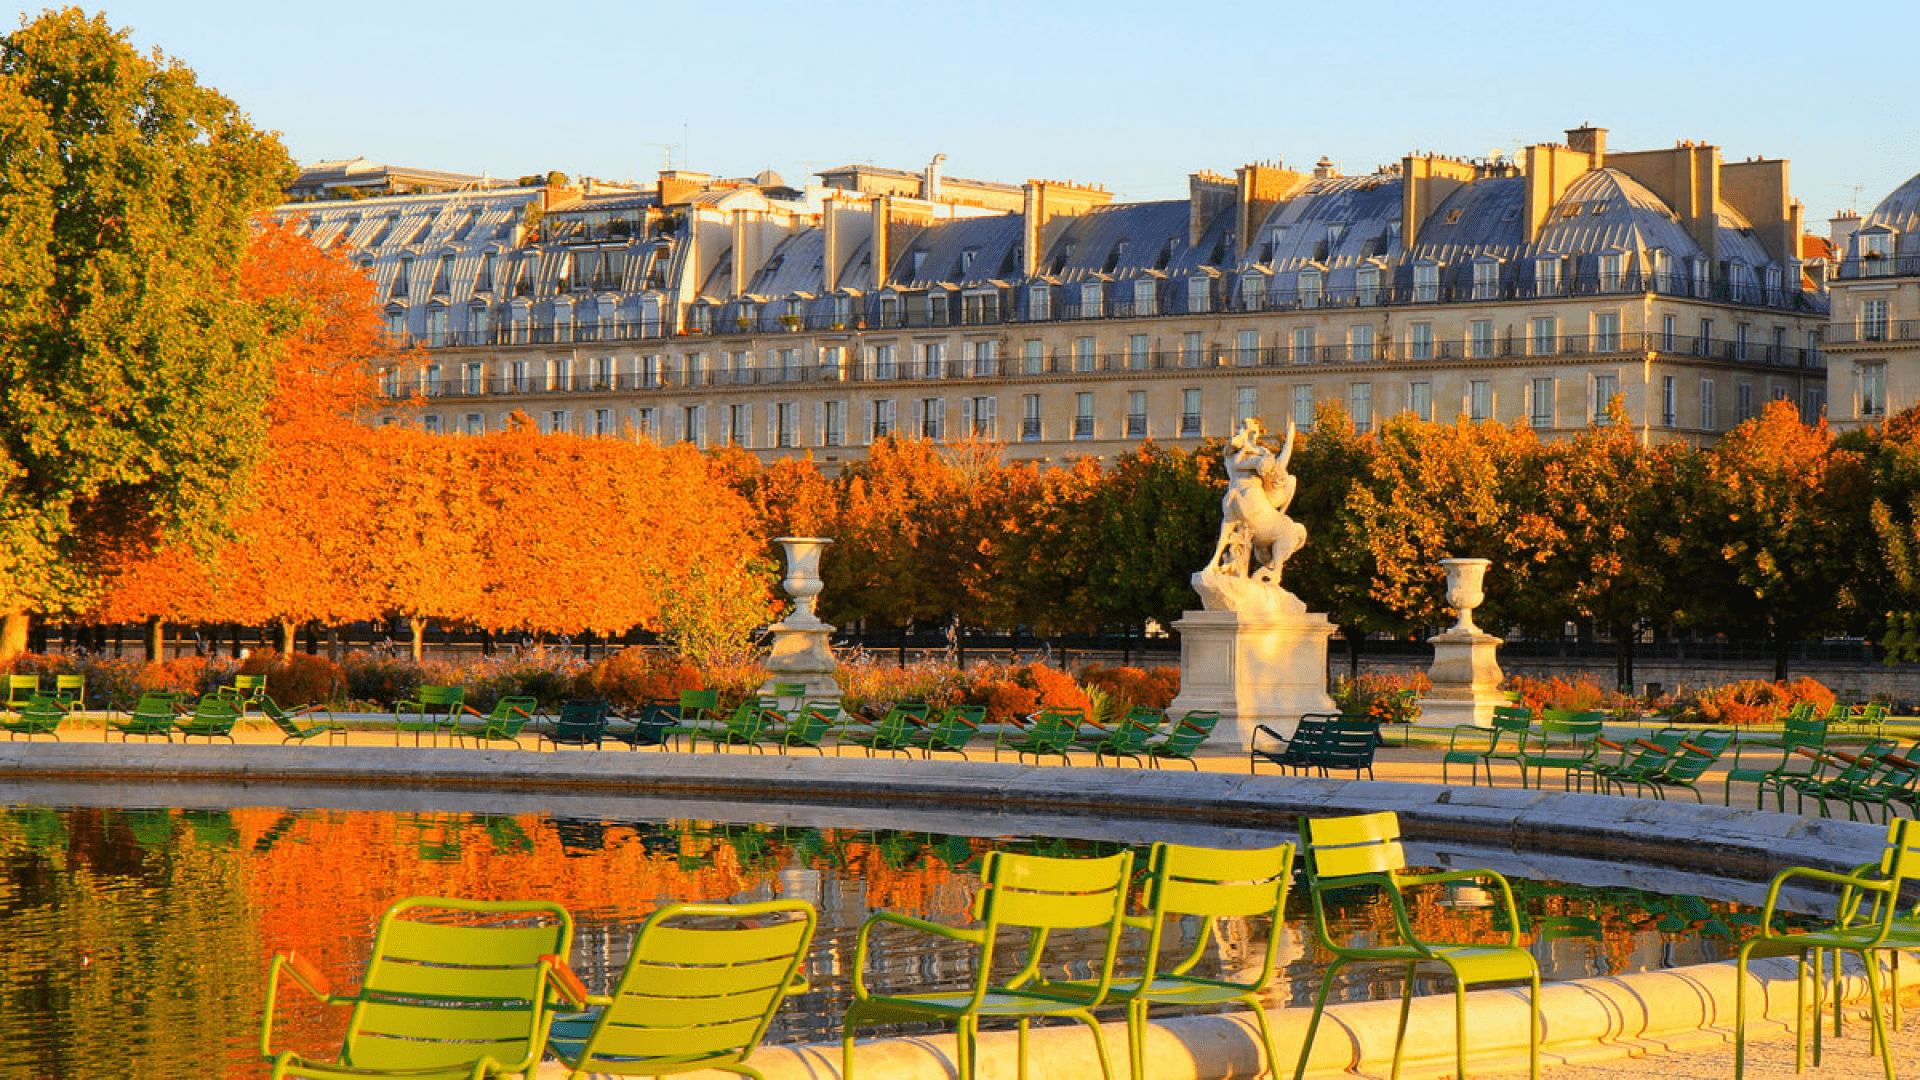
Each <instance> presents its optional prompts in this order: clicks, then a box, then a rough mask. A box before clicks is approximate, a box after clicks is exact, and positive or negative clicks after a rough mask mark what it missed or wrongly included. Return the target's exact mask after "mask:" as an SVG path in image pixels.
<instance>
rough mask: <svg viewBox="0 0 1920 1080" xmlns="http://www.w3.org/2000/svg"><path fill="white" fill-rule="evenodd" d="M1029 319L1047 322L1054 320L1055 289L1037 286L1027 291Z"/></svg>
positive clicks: (1047, 286)
mask: <svg viewBox="0 0 1920 1080" xmlns="http://www.w3.org/2000/svg"><path fill="white" fill-rule="evenodd" d="M1027 318H1029V319H1033V320H1036V321H1045V320H1047V319H1051V318H1053V287H1052V286H1050V285H1035V286H1033V287H1032V288H1030V289H1028V290H1027Z"/></svg>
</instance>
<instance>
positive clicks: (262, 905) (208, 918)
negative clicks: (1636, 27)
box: [0, 806, 1756, 1080]
mask: <svg viewBox="0 0 1920 1080" xmlns="http://www.w3.org/2000/svg"><path fill="white" fill-rule="evenodd" d="M995 846H998V847H1001V848H1007V849H1013V850H1022V851H1028V852H1033V853H1036V854H1045V855H1056V856H1065V855H1102V854H1109V853H1111V852H1113V851H1115V850H1118V848H1119V845H1117V844H1114V843H1111V842H1100V841H1070V840H1064V839H1060V838H1055V837H1038V838H1012V839H993V840H990V839H983V838H978V837H965V836H946V835H937V834H929V833H915V832H877V831H853V830H846V829H816V828H805V827H792V826H785V827H769V826H763V825H753V824H741V823H731V822H713V821H677V822H657V821H604V820H584V819H580V818H553V817H546V816H536V815H528V816H519V817H514V816H503V815H495V814H464V813H375V812H365V811H319V810H313V811H288V810H281V809H270V808H263V809H241V810H164V809H125V810H102V809H82V810H54V809H50V808H47V807H33V806H16V807H9V808H5V809H4V810H0V958H3V959H0V1078H14V1077H20V1078H26V1077H34V1078H36V1080H37V1078H42V1077H69V1076H71V1077H89V1078H91V1077H102V1076H112V1077H129V1078H132V1077H207V1076H222V1077H235V1078H237V1077H254V1076H260V1075H264V1073H265V1069H264V1067H263V1066H262V1065H261V1064H260V1063H259V1062H258V1061H257V1060H256V1052H257V1051H256V1048H257V1040H258V1035H259V1010H260V1006H261V1002H262V1000H263V997H264V990H265V970H266V964H267V960H268V959H269V958H270V957H271V956H272V954H273V953H275V952H280V951H285V950H288V949H297V950H298V951H299V952H301V953H302V954H303V955H305V956H307V957H309V958H310V959H312V960H314V961H315V962H316V963H317V964H318V965H319V967H320V968H321V969H322V970H323V971H324V972H325V973H326V974H327V975H328V976H329V977H330V978H332V979H334V980H336V981H337V982H339V983H341V984H342V985H345V986H352V985H357V983H358V980H359V976H360V972H361V969H362V966H363V965H364V963H365V960H366V954H367V950H368V948H369V947H370V945H371V940H372V936H373V928H374V925H375V923H376V921H377V920H378V918H379V914H380V912H381V911H383V910H384V909H385V908H386V907H387V906H388V905H389V904H391V903H392V902H393V901H394V900H395V899H398V898H399V897H402V896H458V897H467V898H473V899H526V898H541V899H550V900H554V901H557V902H558V903H560V904H563V905H564V906H566V907H567V908H568V909H569V910H570V911H572V912H573V913H574V916H575V918H576V920H577V930H576V934H575V947H574V956H573V963H574V965H575V967H576V968H577V969H578V970H579V971H580V972H581V973H582V975H584V976H585V977H586V979H587V981H588V982H589V983H592V984H595V985H605V984H606V983H607V982H609V981H611V979H612V978H613V977H614V976H615V975H617V974H618V972H619V970H620V968H621V966H622V965H623V964H624V963H625V962H626V950H627V947H628V942H629V938H630V936H631V934H632V932H633V930H634V929H635V928H636V927H637V926H638V924H639V923H640V922H641V921H642V920H643V919H645V917H646V916H647V914H648V913H650V912H651V911H653V910H654V909H655V908H657V907H658V906H659V905H661V904H663V903H667V902H670V901H675V900H723V901H724V900H737V901H749V900H761V899H771V898H774V897H785V896H793V897H798V898H801V899H806V900H809V901H812V902H813V903H815V904H816V905H818V906H819V908H820V911H821V927H820V933H819V936H818V938H817V939H816V942H815V945H814V952H813V955H812V956H811V957H810V958H809V960H808V965H807V975H808V977H809V979H810V980H811V981H812V983H813V985H814V987H815V989H814V990H813V991H812V992H810V993H808V994H804V995H800V996H798V997H796V998H794V999H792V1000H791V1002H790V1004H789V1005H788V1007H787V1008H786V1009H785V1010H784V1011H783V1012H782V1013H781V1017H780V1020H779V1022H778V1024H777V1025H776V1028H775V1030H774V1031H773V1033H772V1034H771V1037H770V1039H771V1041H792V1040H806V1041H815V1040H825V1039H830V1038H834V1037H836V1036H837V1034H838V1031H837V1025H838V1022H839V1017H840V1015H841V1013H842V1011H843V1010H844V1008H845V985H846V982H847V978H848V975H847V970H846V969H847V966H848V965H849V964H850V963H851V962H852V954H853V937H854V932H855V931H856V930H857V928H858V927H859V925H860V922H861V921H862V920H863V919H864V918H865V917H866V916H867V914H868V913H869V912H871V911H873V910H876V909H880V908H886V909H889V910H893V911H899V912H903V913H906V914H911V915H916V916H919V917H921V918H926V919H933V920H936V921H941V922H948V923H961V922H964V921H965V920H966V918H967V912H968V908H969V905H970V902H971V899H972V897H973V893H974V891H975V890H976V889H977V887H978V878H977V872H978V868H979V865H980V861H981V857H982V856H983V855H984V853H985V852H986V851H987V850H989V849H990V848H992V847H995ZM1144 861H1145V860H1144V859H1142V863H1143V864H1144ZM1514 888H1515V892H1516V896H1517V899H1518V900H1519V902H1520V908H1521V912H1522V918H1523V921H1524V922H1525V923H1526V925H1527V927H1528V929H1529V931H1530V933H1531V934H1532V938H1533V941H1534V951H1535V954H1536V955H1537V956H1538V957H1539V959H1540V962H1541V967H1542V970H1543V972H1544V973H1545V974H1546V975H1547V976H1548V977H1550V978H1554V977H1557V978H1579V977H1583V976H1587V975H1596V974H1612V973H1622V972H1630V971H1638V970H1646V969H1649V968H1655V967H1661V966H1671V965H1680V964H1689V963H1697V962H1701V961H1705V960H1712V959H1718V958H1721V957H1723V956H1726V955H1729V953H1730V945H1731V943H1733V942H1735V941H1737V940H1738V939H1739V938H1740V937H1741V936H1743V935H1744V934H1746V933H1749V932H1751V929H1752V927H1753V924H1754V922H1755V921H1756V916H1755V914H1754V913H1753V912H1751V911H1748V910H1743V909H1740V908H1737V907H1735V906H1733V905H1729V904H1726V903H1721V902H1717V901H1706V900H1701V899H1699V898H1696V897H1665V896H1656V895H1653V894H1647V893H1642V892H1639V891H1637V890H1633V889H1624V888H1605V887H1593V886H1571V885H1556V884H1551V883H1544V882H1529V881H1520V880H1516V881H1514ZM1294 899H1295V903H1294V905H1293V908H1292V910H1291V919H1292V923H1291V925H1290V926H1289V927H1286V928H1283V929H1282V931H1281V932H1282V933H1283V934H1285V935H1286V936H1287V940H1286V941H1285V942H1283V947H1282V950H1281V956H1282V959H1283V960H1284V961H1285V969H1284V974H1283V976H1282V978H1281V980H1279V981H1278V983H1277V984H1276V985H1275V986H1274V987H1273V988H1272V989H1271V990H1270V992H1269V994H1268V999H1269V1001H1270V1003H1272V1004H1275V1005H1279V1004H1286V1003H1294V1004H1304V1003H1306V1002H1307V1001H1309V1000H1310V999H1309V997H1308V995H1309V994H1310V992H1311V986H1312V984H1313V980H1315V979H1316V978H1317V976H1318V968H1319V965H1320V964H1322V963H1323V962H1324V961H1325V959H1326V958H1325V957H1323V956H1320V955H1318V953H1319V951H1320V950H1319V949H1318V946H1317V945H1316V944H1315V941H1316V939H1315V936H1314V934H1313V931H1312V928H1311V926H1310V925H1309V924H1307V923H1306V922H1304V921H1303V920H1305V919H1307V918H1310V916H1309V914H1308V910H1307V906H1306V903H1305V896H1304V894H1302V893H1300V892H1299V891H1298V890H1296V896H1295V898H1294ZM1423 899H1424V901H1425V902H1423V903H1420V904H1419V906H1418V908H1417V909H1416V914H1415V916H1414V919H1415V922H1416V924H1417V927H1418V929H1419V930H1420V931H1421V932H1422V933H1423V934H1424V935H1426V936H1429V937H1430V938H1434V939H1448V940H1457V941H1467V940H1474V939H1476V938H1485V939H1488V940H1491V939H1493V938H1494V937H1495V936H1497V935H1501V934H1504V932H1505V929H1506V928H1505V927H1504V926H1503V925H1502V923H1504V921H1505V916H1504V912H1503V911H1501V908H1500V905H1496V904H1490V903H1486V902H1482V901H1484V900H1486V899H1488V898H1487V897H1485V896H1484V894H1480V893H1477V892H1476V891H1475V890H1473V889H1472V888H1459V887H1455V888H1453V889H1451V890H1444V891H1443V890H1440V889H1438V888H1435V889H1430V890H1427V892H1426V893H1425V895H1424V897H1423ZM1330 900H1332V901H1333V902H1334V904H1335V906H1336V907H1337V908H1338V910H1339V912H1340V915H1341V918H1342V919H1343V920H1344V924H1343V925H1342V926H1341V927H1340V928H1339V929H1338V932H1339V933H1340V934H1341V935H1343V936H1345V937H1347V938H1353V939H1365V938H1368V937H1372V936H1376V935H1379V934H1382V933H1390V928H1391V925H1392V923H1391V916H1390V914H1389V912H1388V909H1387V907H1386V905H1385V904H1384V903H1381V902H1380V901H1379V899H1378V898H1377V897H1375V896H1373V895H1371V894H1368V893H1366V892H1364V891H1359V892H1350V893H1347V894H1344V895H1330ZM1197 929H1198V928H1197V926H1188V927H1186V928H1184V933H1183V934H1180V935H1168V940H1167V942H1166V948H1167V950H1168V952H1169V953H1170V954H1172V953H1176V952H1179V951H1183V950H1184V949H1185V948H1186V947H1188V946H1190V944H1191V941H1192V938H1191V936H1189V935H1191V934H1192V933H1195V932H1197ZM1267 932H1268V931H1267V929H1266V927H1265V926H1264V925H1260V924H1258V923H1254V924H1245V923H1235V924H1233V925H1229V926H1225V927H1222V928H1221V935H1220V940H1221V950H1220V954H1221V955H1220V956H1219V958H1218V962H1219V963H1220V964H1221V966H1222V967H1223V968H1224V969H1226V970H1227V971H1229V972H1234V971H1238V970H1239V969H1240V968H1241V967H1242V966H1244V965H1246V964H1250V963H1257V961H1258V958H1259V955H1260V953H1261V951H1262V950H1263V949H1264V947H1265V934H1266V933H1267ZM1069 944H1070V945H1071V944H1072V943H1071V942H1069ZM1081 944H1082V946H1083V947H1082V948H1081V949H1080V950H1079V951H1078V953H1077V954H1075V953H1073V952H1072V951H1071V950H1070V951H1069V953H1068V955H1069V956H1070V960H1071V963H1072V966H1073V967H1075V968H1077V969H1079V970H1080V972H1081V973H1082V974H1083V975H1084V974H1085V973H1086V971H1087V965H1088V964H1089V963H1090V962H1091V960H1092V959H1093V958H1094V957H1097V955H1098V953H1097V945H1096V944H1095V943H1094V942H1092V941H1084V942H1082V943H1081ZM876 946H877V947H878V948H880V949H884V948H885V939H884V935H881V936H880V937H878V938H876ZM914 946H915V947H914V948H912V949H910V950H906V949H902V950H898V951H896V952H895V953H893V954H890V955H889V954H882V955H881V956H880V957H879V959H878V960H877V961H876V964H877V967H878V970H877V971H875V972H874V973H873V974H872V977H871V978H870V980H869V981H870V983H871V984H872V985H874V986H875V987H876V989H883V990H884V989H886V988H889V987H894V988H905V987H922V988H927V987H931V986H934V985H955V984H962V983H965V982H966V981H967V980H969V979H970V978H971V976H972V974H973V973H972V972H971V970H969V969H968V968H967V966H966V960H967V956H968V955H970V954H968V953H966V952H964V951H960V950H951V951H945V950H942V949H940V948H937V947H936V948H931V949H930V948H926V947H924V946H925V939H924V938H922V939H917V940H916V941H915V942H914ZM1123 955H1124V953H1123ZM1349 970H1351V971H1354V972H1355V974H1354V976H1353V977H1352V978H1351V979H1349V980H1348V981H1346V982H1344V983H1342V984H1340V985H1339V986H1338V987H1337V988H1336V993H1337V994H1338V995H1339V996H1341V997H1343V998H1346V999H1363V998H1371V997H1374V996H1376V994H1379V995H1381V996H1392V995H1393V993H1394V990H1393V988H1392V978H1391V974H1390V973H1388V975H1387V977H1386V978H1385V979H1384V980H1380V981H1376V980H1375V978H1374V977H1373V975H1372V973H1369V972H1367V971H1366V970H1365V969H1364V968H1357V969H1349ZM1441 988H1444V987H1442V986H1439V985H1436V986H1431V987H1428V990H1429V992H1431V991H1432V990H1435V989H1441ZM342 1023H343V1018H342V1017H340V1016H336V1015H329V1014H328V1013H327V1012H326V1011H325V1010H322V1009H320V1008H319V1007H317V1006H316V1005H314V1004H312V1003H311V1002H308V1001H303V1000H300V996H299V995H298V994H297V993H295V994H291V995H288V996H287V998H286V999H285V1004H284V1005H283V1008H282V1011H281V1017H280V1026H279V1029H278V1031H277V1033H276V1036H275V1045H276V1047H282V1046H291V1047H296V1048H306V1049H310V1050H316V1051H321V1050H327V1051H330V1050H331V1049H332V1047H333V1045H334V1044H335V1043H336V1042H337V1040H338V1038H339V1033H340V1031H341V1030H342Z"/></svg>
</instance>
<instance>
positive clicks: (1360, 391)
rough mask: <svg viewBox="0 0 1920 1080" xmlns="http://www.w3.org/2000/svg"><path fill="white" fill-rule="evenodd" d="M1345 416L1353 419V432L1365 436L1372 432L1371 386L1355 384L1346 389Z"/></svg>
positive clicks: (1361, 383) (1369, 384)
mask: <svg viewBox="0 0 1920 1080" xmlns="http://www.w3.org/2000/svg"><path fill="white" fill-rule="evenodd" d="M1347 415H1348V416H1350V417H1352V418H1353V430H1355V431H1357V432H1359V433H1360V434H1362V435H1365V434H1366V433H1367V432H1369V431H1372V430H1373V384H1372V383H1363V382H1357V383H1354V384H1353V385H1351V386H1349V387H1347Z"/></svg>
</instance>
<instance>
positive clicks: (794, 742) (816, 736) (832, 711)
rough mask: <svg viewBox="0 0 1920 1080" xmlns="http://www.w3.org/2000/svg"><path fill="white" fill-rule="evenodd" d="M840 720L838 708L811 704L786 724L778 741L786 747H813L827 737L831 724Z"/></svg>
mask: <svg viewBox="0 0 1920 1080" xmlns="http://www.w3.org/2000/svg"><path fill="white" fill-rule="evenodd" d="M839 718H840V710H839V708H838V707H836V706H834V705H829V704H812V705H807V706H805V707H803V708H802V709H801V710H800V713H799V715H798V716H795V717H794V718H793V720H792V721H790V722H789V723H788V724H787V729H786V731H785V732H783V733H782V734H781V736H780V741H781V742H783V743H785V744H787V745H788V746H815V745H818V744H819V742H820V740H821V739H824V738H826V737H827V731H828V730H829V729H831V728H832V727H833V722H834V721H835V720H838V719H839Z"/></svg>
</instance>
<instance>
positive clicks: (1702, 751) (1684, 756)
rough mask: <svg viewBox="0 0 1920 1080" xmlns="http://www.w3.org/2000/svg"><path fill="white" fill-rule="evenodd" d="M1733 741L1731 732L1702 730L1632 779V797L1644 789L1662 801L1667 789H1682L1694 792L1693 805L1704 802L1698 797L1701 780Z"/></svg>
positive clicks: (1636, 796) (1637, 795)
mask: <svg viewBox="0 0 1920 1080" xmlns="http://www.w3.org/2000/svg"><path fill="white" fill-rule="evenodd" d="M1732 742H1733V733H1732V732H1730V731H1702V732H1698V733H1696V734H1695V735H1694V736H1693V738H1691V739H1686V740H1683V741H1682V742H1681V743H1680V745H1679V746H1678V747H1675V748H1674V752H1673V753H1672V754H1671V755H1669V756H1668V757H1667V759H1666V761H1664V762H1662V763H1661V765H1660V766H1659V767H1658V768H1654V769H1649V770H1647V771H1646V772H1644V773H1641V774H1637V775H1635V776H1633V777H1632V778H1631V779H1632V781H1633V794H1634V797H1635V798H1638V797H1639V795H1640V792H1641V791H1642V790H1643V789H1645V790H1650V791H1652V792H1653V797H1654V798H1656V799H1661V800H1665V799H1666V797H1667V791H1668V790H1669V789H1672V788H1681V789H1684V790H1686V791H1691V792H1693V798H1694V801H1695V802H1705V801H1706V800H1705V799H1703V798H1701V796H1700V777H1701V776H1703V775H1705V773H1706V771H1707V770H1708V769H1711V768H1713V766H1714V764H1715V763H1716V762H1718V761H1719V760H1720V755H1721V754H1723V753H1725V752H1726V749H1727V746H1728V744H1730V743H1732ZM1623 779H1624V778H1623ZM1623 793H1624V792H1623Z"/></svg>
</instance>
